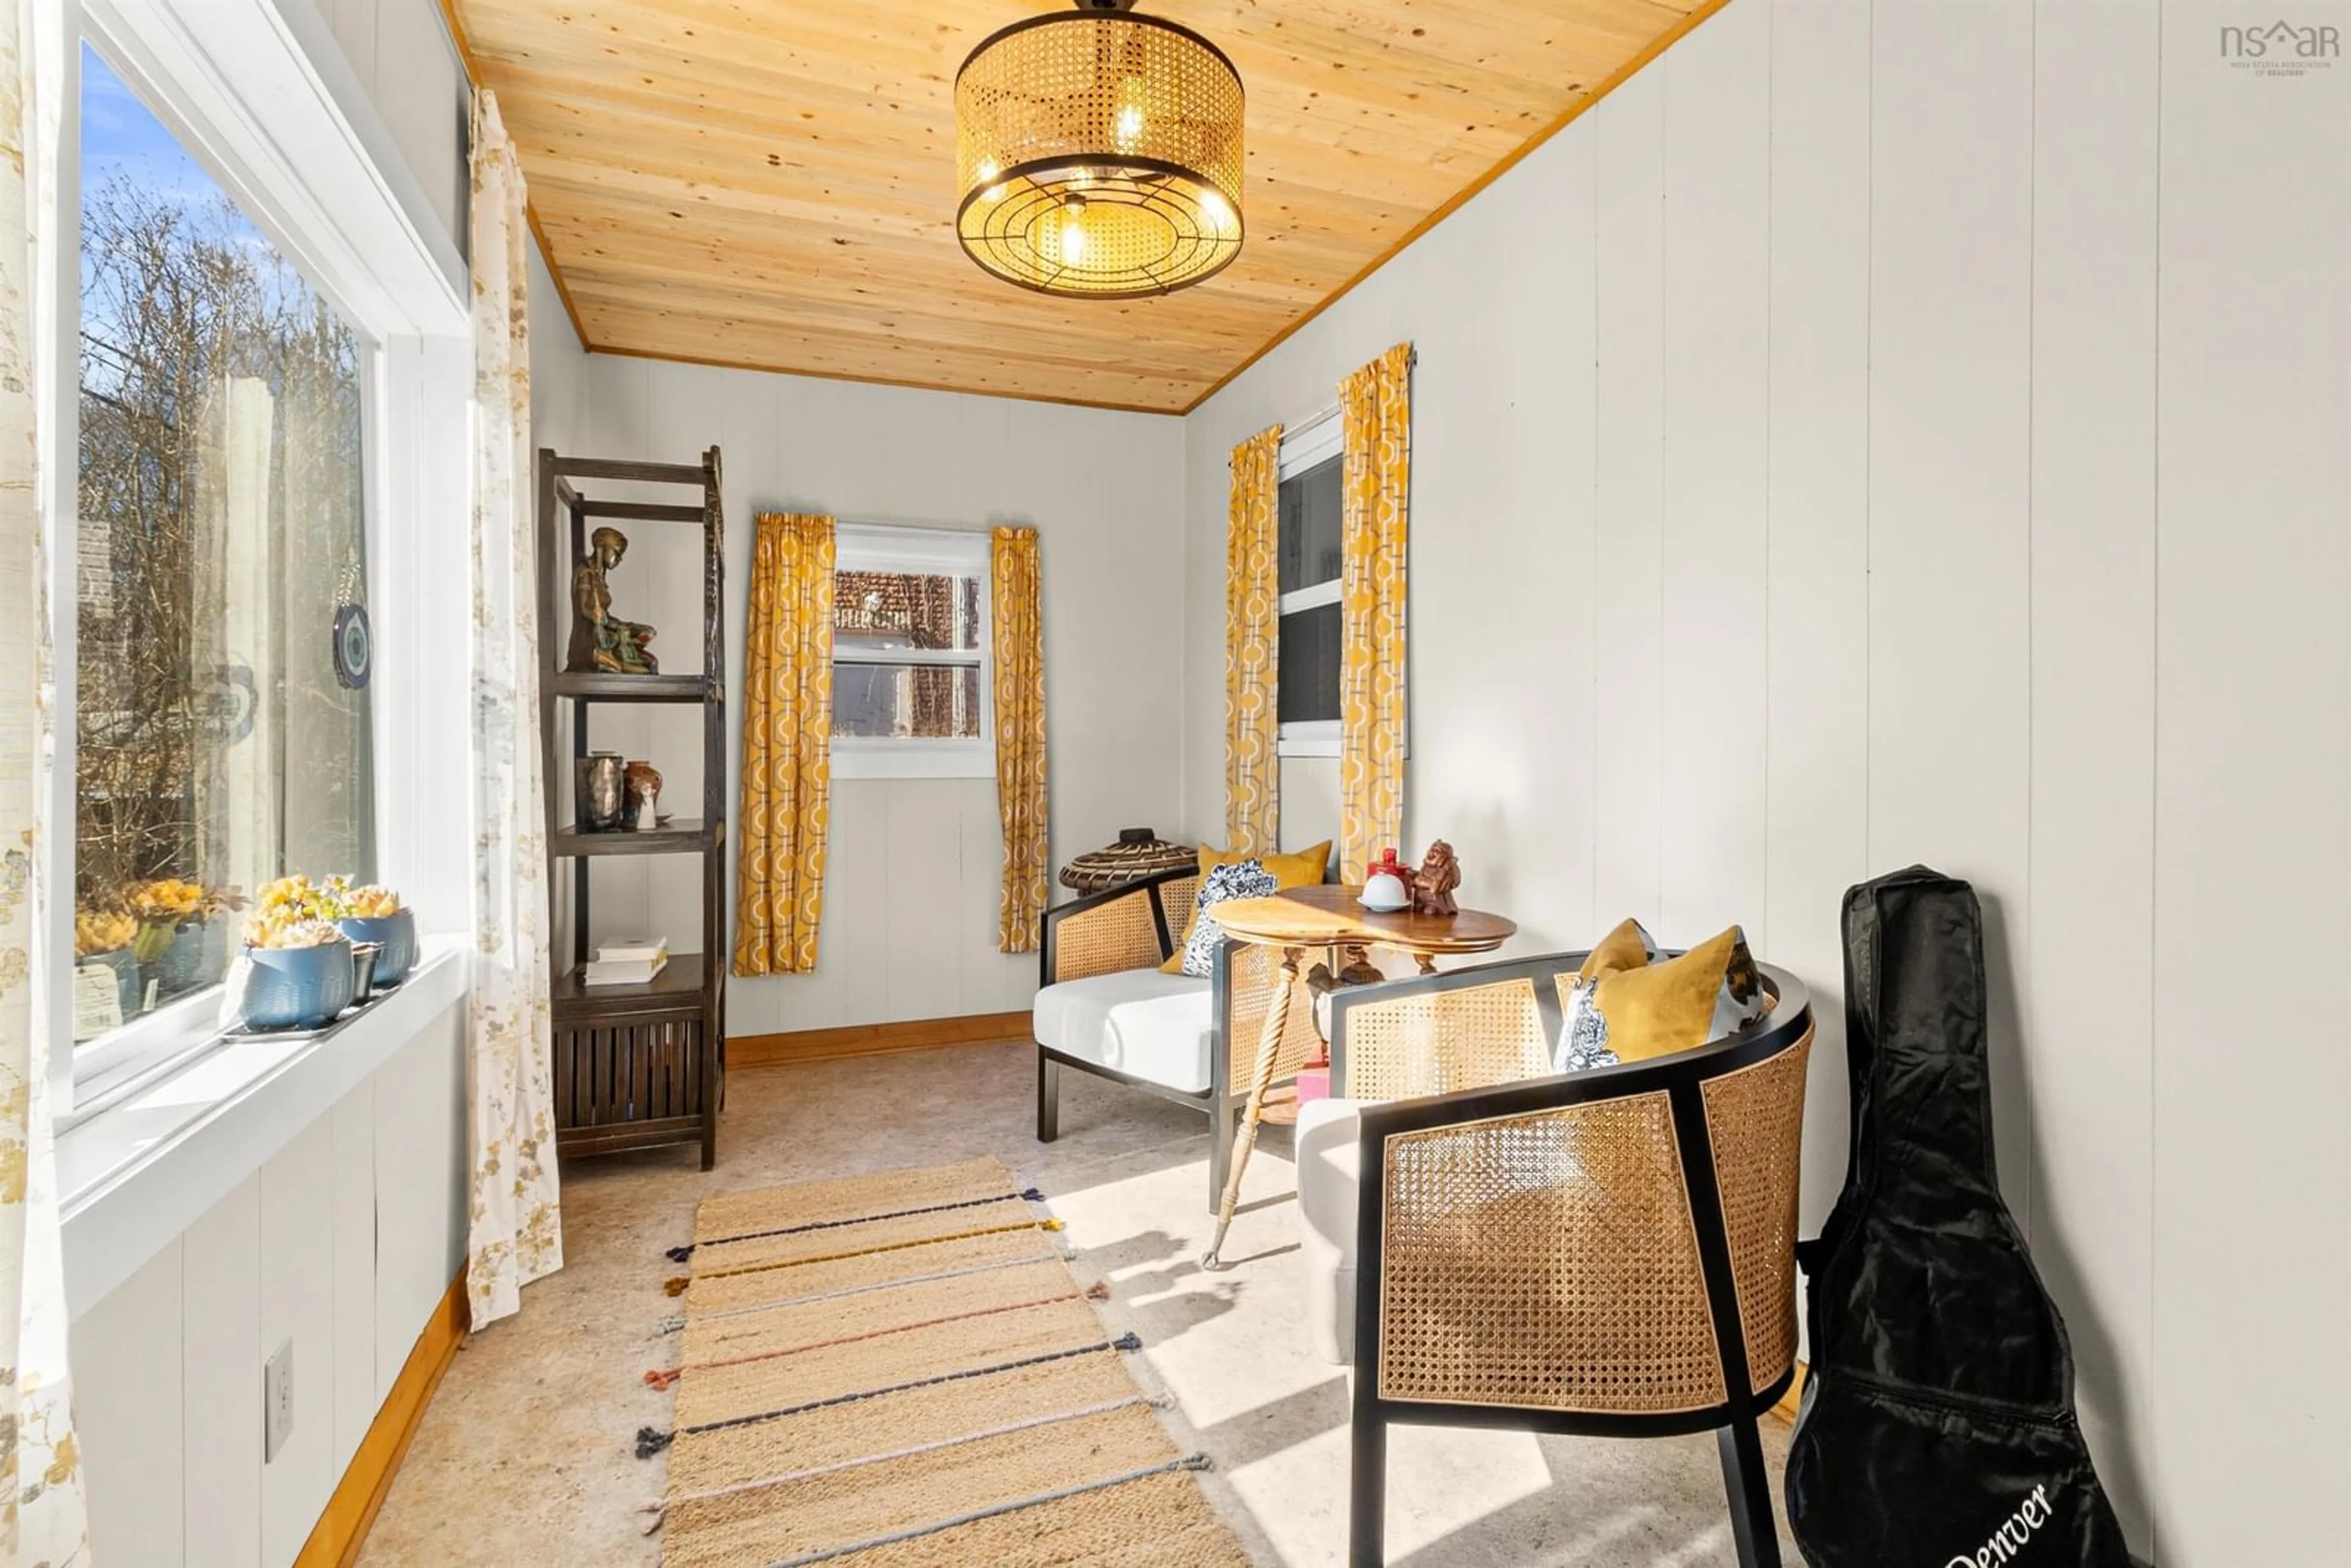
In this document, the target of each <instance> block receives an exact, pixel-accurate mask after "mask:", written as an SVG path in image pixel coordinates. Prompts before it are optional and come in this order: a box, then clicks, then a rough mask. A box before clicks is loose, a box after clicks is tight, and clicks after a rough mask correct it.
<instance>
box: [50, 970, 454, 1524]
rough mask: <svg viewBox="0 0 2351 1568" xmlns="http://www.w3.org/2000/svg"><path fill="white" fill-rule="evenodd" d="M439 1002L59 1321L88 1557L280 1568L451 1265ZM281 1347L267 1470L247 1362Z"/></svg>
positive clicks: (450, 1036) (256, 1374)
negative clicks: (284, 1408) (155, 1249)
mask: <svg viewBox="0 0 2351 1568" xmlns="http://www.w3.org/2000/svg"><path fill="white" fill-rule="evenodd" d="M463 1019H464V1012H463V1009H462V1008H453V1009H449V1010H448V1011H446V1012H444V1014H442V1016H441V1017H440V1018H438V1019H434V1021H433V1022H432V1023H431V1024H430V1025H429V1026H428V1027H427V1028H425V1029H424V1030H421V1031H419V1033H418V1034H417V1036H416V1037H415V1038H414V1039H413V1040H410V1041H409V1042H408V1043H407V1044H406V1045H404V1046H403V1047H402V1048H401V1049H400V1050H399V1051H397V1052H396V1053H395V1054H394V1055H393V1056H392V1059H391V1060H390V1061H386V1062H385V1063H384V1064H383V1065H382V1066H381V1067H380V1068H378V1069H377V1070H376V1071H375V1072H374V1073H373V1074H372V1075H371V1077H369V1078H368V1079H367V1080H365V1081H364V1082H361V1083H360V1084H359V1085H358V1086H357V1087H356V1088H354V1089H352V1090H351V1091H350V1092H349V1093H347V1094H345V1095H344V1096H343V1097H342V1098H341V1099H340V1100H339V1101H337V1102H336V1103H334V1104H333V1105H332V1106H331V1107H329V1109H328V1110H327V1111H326V1112H325V1113H323V1114H321V1115H319V1116H318V1117H317V1118H315V1119H313V1120H312V1121H311V1122H309V1123H308V1124H307V1125H305V1126H304V1127H303V1128H302V1129H301V1130H300V1131H299V1132H298V1133H296V1134H294V1135H293V1136H292V1138H291V1139H290V1140H289V1141H287V1143H286V1145H284V1146H283V1147H282V1148H280V1149H279V1150H278V1151H277V1153H276V1154H274V1155H271V1156H270V1157H269V1159H268V1160H267V1161H266V1162H265V1163H264V1165H263V1166H262V1167H261V1169H260V1170H259V1171H258V1172H256V1174H254V1175H253V1176H248V1177H246V1180H245V1181H244V1182H242V1183H241V1184H239V1185H238V1186H236V1187H235V1188H234V1189H232V1190H231V1191H230V1192H229V1193H228V1195H227V1196H226V1197H224V1198H223V1199H222V1200H221V1201H220V1202H219V1203H217V1204H215V1205H214V1207H212V1208H211V1209H209V1210H207V1211H206V1212H205V1213H204V1215H202V1216H201V1217H200V1218H198V1219H197V1220H196V1221H195V1222H194V1223H193V1224H192V1225H190V1226H189V1227H188V1228H187V1229H186V1230H185V1231H184V1232H183V1234H182V1235H181V1236H180V1237H178V1238H177V1239H173V1240H172V1242H171V1243H170V1244H169V1245H167V1246H166V1247H165V1248H164V1249H163V1250H162V1251H161V1252H159V1253H157V1254H156V1255H155V1256H154V1257H153V1258H152V1259H150V1260H147V1261H146V1262H145V1263H143V1264H141V1266H140V1267H139V1269H138V1270H136V1271H135V1272H133V1273H132V1274H131V1276H130V1277H129V1278H127V1279H125V1280H124V1281H122V1282H121V1283H120V1284H119V1285H117V1286H116V1287H115V1288H114V1289H113V1290H111V1291H109V1292H108V1293H107V1294H106V1295H105V1296H104V1297H103V1298H101V1299H100V1300H99V1301H95V1302H93V1303H91V1304H90V1305H89V1307H88V1308H87V1309H86V1310H85V1311H84V1312H82V1313H81V1315H80V1316H79V1317H78V1319H76V1320H75V1322H74V1323H73V1325H72V1340H73V1343H72V1352H73V1372H74V1405H75V1419H76V1422H77V1425H78V1430H79V1435H80V1438H81V1446H82V1450H83V1452H84V1454H85V1455H87V1456H88V1463H87V1471H88V1477H89V1505H90V1539H91V1549H92V1552H93V1554H94V1558H95V1560H96V1561H97V1562H99V1563H131V1564H137V1565H139V1568H149V1565H150V1564H152V1565H153V1568H174V1565H177V1564H181V1563H187V1564H199V1563H202V1564H221V1565H225V1568H285V1564H287V1563H291V1562H293V1561H294V1559H295V1556H296V1554H297V1553H298V1552H299V1551H300V1550H301V1547H302V1545H303V1542H305V1541H307V1540H308V1537H309V1534H310V1531H311V1530H312V1529H313V1528H314V1527H315V1526H316V1525H317V1523H318V1521H319V1514H320V1513H321V1511H323V1510H324V1509H325V1507H326V1504H327V1500H328V1498H329V1496H330V1495H331V1494H332V1492H333V1490H334V1488H335V1486H336V1485H337V1483H338V1482H340V1480H341V1479H342V1476H343V1472H344V1470H345V1469H346V1468H347V1467H348V1466H349V1465H350V1460H351V1458H352V1456H353V1454H355V1453H356V1452H357V1451H358V1448H359V1446H360V1438H361V1437H363V1436H364V1435H365V1434H366V1432H367V1430H368V1428H369V1427H370V1426H371V1424H372V1423H373V1422H374V1420H375V1417H376V1415H377V1413H378V1411H379V1410H380V1409H381V1406H382V1403H383V1396H384V1395H385V1394H386V1393H387V1392H389V1391H390V1389H391V1386H392V1379H393V1377H394V1376H395V1375H397V1374H398V1373H399V1371H400V1369H401V1366H402V1364H403V1363H405V1361H406V1360H407V1358H408V1354H409V1352H410V1351H411V1350H412V1349H413V1347H414V1346H415V1343H416V1339H417V1336H418V1335H419V1334H420V1333H422V1332H423V1329H424V1325H425V1322H426V1321H427V1320H428V1318H429V1317H430V1315H431V1313H432V1311H433V1309H434V1307H436V1306H437V1305H438V1304H439V1303H440V1301H441V1299H442V1296H443V1294H444V1292H445V1291H447V1290H448V1288H449V1282H450V1281H451V1280H452V1279H453V1278H454V1277H455V1274H456V1271H457V1268H458V1265H459V1263H460V1261H461V1260H462V1259H463V1257H464V1254H465V1190H464V1179H463V1171H464V1164H463V1156H462V1153H461V1151H460V1149H459V1147H458V1138H459V1136H460V1133H459V1129H460V1128H461V1127H462V1125H463V1118H462V1115H461V1113H460V1111H459V1108H458V1105H457V1103H456V1099H457V1095H458V1094H459V1092H460V1091H461V1086H462V1083H463V1074H462V1071H461V1067H460V1061H459V1057H458V1051H459V1047H460V1042H461V1035H462V1030H463ZM289 1341H290V1342H291V1343H292V1344H293V1347H294V1378H293V1392H294V1421H293V1426H292V1428H291V1430H290V1432H289V1433H288V1435H287V1443H286V1446H285V1447H283V1448H280V1449H279V1450H278V1453H277V1458H274V1459H268V1460H266V1461H265V1459H264V1458H263V1445H262V1435H263V1418H262V1397H261V1392H262V1365H263V1363H264V1361H265V1360H266V1358H267V1356H268V1355H269V1354H271V1353H272V1352H273V1351H275V1350H276V1349H277V1347H278V1346H279V1345H281V1344H284V1343H288V1342H289Z"/></svg>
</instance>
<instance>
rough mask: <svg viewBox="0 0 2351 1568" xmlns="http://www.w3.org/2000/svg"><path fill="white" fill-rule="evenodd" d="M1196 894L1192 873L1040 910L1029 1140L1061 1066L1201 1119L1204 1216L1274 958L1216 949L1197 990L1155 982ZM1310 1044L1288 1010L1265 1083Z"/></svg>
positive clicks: (1044, 1131) (1057, 1120)
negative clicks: (1278, 1056) (1204, 1124)
mask: <svg viewBox="0 0 2351 1568" xmlns="http://www.w3.org/2000/svg"><path fill="white" fill-rule="evenodd" d="M1199 890H1200V878H1199V873H1197V872H1196V870H1193V869H1191V868H1181V869H1178V870H1175V871H1170V872H1163V873H1159V874H1158V875H1156V876H1151V877H1145V878H1143V879H1141V880H1139V881H1136V882H1131V883H1124V884H1123V885H1121V886H1118V887H1114V888H1109V889H1106V890H1104V891H1103V892H1101V893H1096V894H1088V895H1087V896H1085V897H1083V898H1081V899H1078V900H1076V901H1075V902H1073V903H1070V904H1062V905H1061V906H1060V907H1058V908H1055V909H1050V910H1048V911H1046V913H1045V932H1044V943H1043V950H1042V952H1041V954H1040V973H1039V976H1038V979H1039V982H1040V986H1039V989H1038V992H1037V1000H1036V1004H1035V1013H1034V1026H1035V1031H1036V1037H1037V1139H1038V1142H1040V1143H1046V1144H1050V1143H1051V1142H1053V1141H1054V1140H1055V1139H1056V1138H1058V1137H1059V1136H1060V1135H1061V1070H1062V1069H1063V1068H1065V1067H1067V1068H1072V1069H1075V1070H1076V1071H1080V1072H1088V1073H1092V1074H1093V1075H1094V1076H1096V1077H1099V1078H1106V1079H1109V1080H1110V1081H1111V1082H1114V1083H1123V1084H1126V1085H1128V1086H1129V1087H1131V1088H1134V1089H1139V1090H1142V1091H1143V1092H1145V1093H1148V1094H1154V1095H1156V1096H1158V1097H1159V1098H1160V1099H1163V1100H1168V1101H1173V1102H1174V1103H1176V1104H1179V1105H1185V1106H1188V1107H1190V1108H1192V1109H1194V1110H1196V1111H1199V1112H1201V1113H1204V1114H1205V1115H1206V1116H1207V1120H1208V1208H1209V1211H1210V1212H1212V1213H1213V1212H1215V1210H1216V1207H1217V1201H1218V1199H1219V1198H1220V1197H1222V1196H1223V1194H1224V1190H1225V1176H1226V1173H1227V1172H1228V1170H1229V1169H1230V1168H1231V1165H1232V1154H1233V1144H1234V1141H1235V1138H1236V1135H1237V1134H1238V1131H1239V1125H1240V1114H1241V1110H1242V1108H1243V1107H1244V1106H1245V1105H1246V1104H1247V1103H1248V1102H1249V1083H1250V1074H1251V1071H1253V1069H1254V1068H1255V1066H1256V1062H1257V1051H1258V1046H1259V1037H1260V1035H1261V1033H1262V1032H1263V1029H1264V1024H1265V1015H1266V1011H1267V1009H1269V1008H1270V1007H1272V1006H1273V1005H1274V1002H1275V998H1278V997H1280V996H1282V995H1283V994H1284V993H1283V988H1282V985H1281V971H1280V953H1279V952H1278V951H1276V950H1275V949H1272V948H1270V947H1262V946H1252V945H1249V944H1246V943H1238V942H1224V943H1220V944H1219V945H1218V946H1217V951H1216V956H1215V958H1214V961H1213V964H1212V967H1211V973H1210V974H1209V975H1208V977H1207V978H1205V979H1203V978H1200V977H1194V976H1187V975H1168V974H1164V973H1162V972H1161V970H1160V967H1159V966H1160V965H1161V964H1162V963H1163V962H1165V960H1166V959H1167V958H1169V957H1170V956H1173V955H1174V954H1175V950H1176V947H1177V945H1178V944H1180V943H1181V942H1182V941H1183V940H1184V933H1185V931H1186V928H1187V927H1189V926H1190V925H1191V923H1192V904H1193V901H1194V900H1195V899H1196V897H1197V896H1198V894H1199ZM1318 1038H1319V1037H1318V1036H1317V1034H1316V1032H1315V1029H1314V1020H1313V1018H1312V1015H1311V1002H1309V1001H1306V1000H1303V999H1298V1000H1295V1001H1293V1003H1292V1014H1291V1017H1290V1019H1289V1020H1288V1021H1287V1024H1286V1026H1285V1027H1284V1029H1283V1030H1282V1042H1283V1051H1284V1057H1285V1060H1283V1061H1279V1062H1277V1063H1275V1070H1274V1082H1277V1083H1280V1082H1290V1081H1291V1080H1293V1079H1295V1078H1296V1077H1297V1075H1298V1069H1299V1068H1300V1067H1301V1066H1302V1065H1304V1063H1305V1061H1307V1059H1308V1057H1309V1055H1310V1053H1311V1051H1313V1049H1314V1045H1315V1041H1316V1040H1317V1039H1318Z"/></svg>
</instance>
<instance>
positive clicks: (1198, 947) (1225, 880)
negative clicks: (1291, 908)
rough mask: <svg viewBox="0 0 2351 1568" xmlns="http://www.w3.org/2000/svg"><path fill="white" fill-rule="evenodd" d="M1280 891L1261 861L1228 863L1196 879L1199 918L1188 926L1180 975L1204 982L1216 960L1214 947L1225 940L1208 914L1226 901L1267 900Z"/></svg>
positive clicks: (1195, 906)
mask: <svg viewBox="0 0 2351 1568" xmlns="http://www.w3.org/2000/svg"><path fill="white" fill-rule="evenodd" d="M1280 891H1281V884H1280V883H1278V882H1276V881H1275V880H1274V878H1273V873H1271V872H1270V871H1268V870H1266V869H1265V864H1264V862H1261V861H1228V862H1226V863H1224V864H1223V865H1220V866H1214V867H1211V868H1210V869H1209V872H1208V874H1207V876H1205V877H1203V878H1201V880H1200V896H1199V900H1198V902H1197V903H1196V904H1194V905H1193V907H1194V909H1195V910H1196V912H1197V913H1198V915H1199V918H1198V919H1196V920H1195V921H1194V922H1193V923H1192V936H1191V939H1190V940H1189V941H1187V942H1186V943H1185V944H1184V972H1185V973H1186V974H1187V975H1190V976H1193V977H1195V978H1197V979H1203V980H1205V979H1207V977H1208V976H1209V975H1210V974H1211V973H1212V972H1213V967H1214V966H1215V964H1216V961H1217V944H1219V943H1221V942H1222V941H1224V939H1225V932H1224V928H1223V927H1222V926H1220V925H1217V922H1216V920H1215V918H1214V917H1213V916H1212V915H1209V913H1208V911H1209V910H1210V909H1211V908H1213V907H1214V906H1216V905H1217V904H1222V903H1224V902H1225V901H1226V900H1227V899H1229V898H1271V897H1272V896H1273V895H1274V894H1277V893H1279V892H1280Z"/></svg>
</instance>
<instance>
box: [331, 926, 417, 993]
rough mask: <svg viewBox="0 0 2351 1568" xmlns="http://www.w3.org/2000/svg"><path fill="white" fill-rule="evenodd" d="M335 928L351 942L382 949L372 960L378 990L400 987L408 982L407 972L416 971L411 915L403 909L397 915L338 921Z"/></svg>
mask: <svg viewBox="0 0 2351 1568" xmlns="http://www.w3.org/2000/svg"><path fill="white" fill-rule="evenodd" d="M335 925H336V926H337V927H338V928H339V929H340V931H341V932H342V934H343V935H344V936H348V937H350V939H351V940H352V941H354V942H376V943H381V945H382V946H383V951H382V952H381V953H379V954H377V955H376V958H375V984H376V988H377V989H379V990H381V989H382V988H384V987H386V986H396V985H398V984H400V982H401V981H402V980H404V979H406V978H408V971H409V970H411V969H413V968H414V967H416V915H415V912H414V911H413V910H407V909H403V910H402V911H401V912H400V913H399V914H397V915H377V916H375V917H373V918H371V919H359V918H356V917H354V918H352V919H350V920H338V921H336V922H335Z"/></svg>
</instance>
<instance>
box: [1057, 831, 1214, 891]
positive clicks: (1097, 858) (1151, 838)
mask: <svg viewBox="0 0 2351 1568" xmlns="http://www.w3.org/2000/svg"><path fill="white" fill-rule="evenodd" d="M1199 853H1200V852H1199V851H1197V850H1196V849H1194V848H1193V847H1192V846H1191V845H1189V844H1171V843H1168V842H1167V841H1165V840H1164V839H1162V838H1160V837H1159V835H1158V834H1157V833H1155V832H1154V831H1152V830H1151V829H1149V828H1121V829H1120V830H1119V833H1118V842H1116V843H1114V844H1104V845H1103V846H1102V848H1101V849H1098V850H1089V851H1087V852H1085V853H1084V854H1081V855H1080V856H1078V857H1077V858H1076V859H1075V860H1073V861H1071V862H1070V863H1069V864H1067V865H1065V866H1063V867H1062V868H1061V885H1062V886H1063V887H1073V888H1075V889H1077V890H1078V891H1079V892H1080V893H1100V892H1101V891H1102V889H1104V888H1106V887H1120V886H1123V885H1124V884H1125V883H1130V882H1140V881H1142V880H1143V879H1144V877H1146V876H1156V875H1158V874H1159V873H1161V872H1164V871H1177V870H1180V869H1182V868H1183V867H1185V866H1191V865H1197V864H1198V863H1199Z"/></svg>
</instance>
